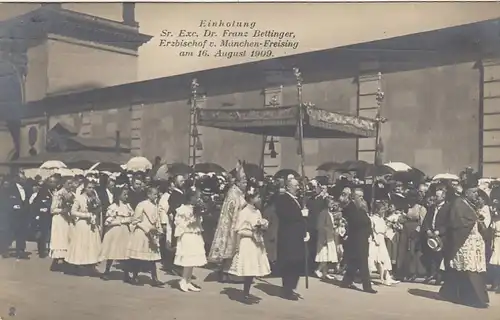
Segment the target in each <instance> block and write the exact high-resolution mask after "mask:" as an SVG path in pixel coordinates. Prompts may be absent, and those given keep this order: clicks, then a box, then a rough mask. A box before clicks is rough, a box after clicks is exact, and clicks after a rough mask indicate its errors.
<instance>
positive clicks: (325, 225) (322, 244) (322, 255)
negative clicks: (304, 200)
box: [315, 210, 339, 263]
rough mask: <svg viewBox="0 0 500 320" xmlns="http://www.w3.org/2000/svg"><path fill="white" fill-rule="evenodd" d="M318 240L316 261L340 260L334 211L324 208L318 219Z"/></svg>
mask: <svg viewBox="0 0 500 320" xmlns="http://www.w3.org/2000/svg"><path fill="white" fill-rule="evenodd" d="M317 230H318V241H317V244H316V248H317V253H316V258H315V261H316V262H331V263H337V262H339V258H338V254H337V244H336V243H335V223H334V218H333V213H331V212H329V211H328V210H323V211H322V212H321V213H320V215H319V219H318V225H317Z"/></svg>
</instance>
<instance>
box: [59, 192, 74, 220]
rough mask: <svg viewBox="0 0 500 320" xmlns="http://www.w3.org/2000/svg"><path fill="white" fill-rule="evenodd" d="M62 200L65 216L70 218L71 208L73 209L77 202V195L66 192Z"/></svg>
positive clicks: (62, 195)
mask: <svg viewBox="0 0 500 320" xmlns="http://www.w3.org/2000/svg"><path fill="white" fill-rule="evenodd" d="M60 200H61V209H62V212H63V214H65V215H67V216H68V217H69V216H70V215H71V207H73V203H74V202H75V195H74V194H73V193H71V192H64V193H62V194H61V195H60Z"/></svg>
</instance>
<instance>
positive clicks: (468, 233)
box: [0, 163, 500, 308]
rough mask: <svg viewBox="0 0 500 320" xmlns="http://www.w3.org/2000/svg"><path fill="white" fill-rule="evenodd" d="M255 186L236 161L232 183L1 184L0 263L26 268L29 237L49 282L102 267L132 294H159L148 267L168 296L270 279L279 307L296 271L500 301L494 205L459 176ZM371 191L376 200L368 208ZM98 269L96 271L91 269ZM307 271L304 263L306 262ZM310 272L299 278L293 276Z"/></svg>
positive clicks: (461, 299) (124, 178)
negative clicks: (199, 280)
mask: <svg viewBox="0 0 500 320" xmlns="http://www.w3.org/2000/svg"><path fill="white" fill-rule="evenodd" d="M263 180H264V181H257V179H256V178H255V177H247V175H246V172H245V170H244V166H243V165H242V164H241V163H239V164H238V166H237V168H236V170H235V171H234V172H233V173H232V174H223V175H216V174H194V175H186V174H182V173H174V174H172V175H171V176H170V179H169V180H167V181H155V180H154V179H152V176H151V175H148V174H147V173H144V172H139V173H126V172H121V173H115V174H111V175H109V176H108V175H103V174H101V175H99V174H89V175H87V176H60V175H58V174H54V175H52V176H50V177H49V178H47V179H46V180H41V179H26V177H25V176H24V175H23V174H22V172H21V173H20V174H16V175H12V176H8V177H3V178H2V181H1V191H0V219H1V221H0V253H1V254H2V257H4V258H7V257H9V248H10V246H11V244H12V243H13V242H15V256H16V258H17V259H29V254H28V253H27V252H26V241H28V240H30V238H32V237H33V238H34V240H35V241H36V242H37V247H38V255H39V256H40V258H46V257H50V258H51V259H52V264H51V267H50V270H51V271H53V272H65V273H68V274H74V275H90V276H98V277H101V278H102V279H103V280H109V275H110V272H111V269H112V268H113V266H114V262H117V263H119V264H120V266H121V267H122V269H123V271H124V272H123V281H125V282H126V283H129V284H131V285H136V284H138V274H139V273H140V272H150V274H151V285H152V286H155V287H162V286H163V285H164V283H162V282H161V281H160V280H159V278H158V273H157V269H158V266H157V262H160V263H161V265H162V269H163V270H165V271H167V272H169V273H172V274H176V275H178V276H179V277H180V281H179V288H180V290H182V291H184V292H198V291H200V290H201V287H200V285H199V284H195V283H194V282H193V279H196V278H195V276H194V275H193V270H194V268H196V267H203V266H205V265H207V263H212V264H214V265H215V266H217V268H218V269H217V273H218V275H219V281H220V282H228V281H232V282H238V283H242V284H243V290H242V294H243V298H244V299H246V300H248V301H251V300H253V299H256V297H255V296H253V295H252V294H250V289H251V285H252V283H253V282H254V279H255V277H264V276H267V275H270V274H275V275H279V276H280V277H281V278H282V297H283V298H285V299H289V300H298V299H299V298H300V295H299V294H298V293H296V289H297V285H298V282H299V279H300V277H301V276H303V275H304V272H306V271H310V274H311V275H314V276H316V277H318V278H321V279H324V280H325V281H335V280H336V279H337V278H338V277H340V276H343V278H342V280H341V281H340V284H339V285H340V286H341V287H344V288H350V289H357V287H356V286H355V285H354V283H355V280H356V279H357V278H359V279H360V280H361V284H362V290H363V291H364V292H367V293H371V294H375V293H377V291H376V290H375V289H374V288H373V284H374V283H373V280H372V274H374V273H376V274H377V275H378V277H379V278H380V283H381V284H383V285H386V286H393V285H397V284H398V283H399V282H401V281H405V282H414V281H422V282H424V283H429V284H430V283H433V284H436V285H441V284H442V287H441V289H440V295H441V296H442V297H443V298H444V299H447V300H449V301H452V302H455V303H461V304H466V305H470V306H474V307H479V308H485V307H487V306H488V303H489V300H488V293H487V284H490V290H496V292H497V293H500V215H499V214H498V212H499V205H498V201H497V200H495V199H490V197H489V196H488V194H487V193H486V192H484V191H482V190H481V189H479V188H478V186H477V179H474V177H473V176H466V177H464V178H463V179H461V180H446V181H437V182H434V181H433V182H431V181H419V182H408V181H406V182H402V181H382V180H381V181H379V182H377V183H376V184H375V188H374V187H373V186H372V185H371V184H367V185H364V184H360V183H359V181H356V180H355V179H341V180H338V181H336V183H335V184H333V185H327V183H325V182H323V181H322V180H321V179H312V180H307V181H305V180H302V179H300V178H299V177H298V176H296V175H293V174H291V175H288V176H285V177H281V178H275V179H272V178H270V177H269V178H266V179H263ZM372 193H373V194H374V197H373V198H374V199H373V201H372V197H371V195H372ZM101 262H104V263H105V271H104V272H103V273H100V272H98V271H97V268H96V267H97V265H98V264H99V263H101ZM306 262H307V263H306ZM305 266H308V269H310V270H305V269H306V267H305Z"/></svg>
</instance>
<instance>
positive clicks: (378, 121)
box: [370, 72, 387, 214]
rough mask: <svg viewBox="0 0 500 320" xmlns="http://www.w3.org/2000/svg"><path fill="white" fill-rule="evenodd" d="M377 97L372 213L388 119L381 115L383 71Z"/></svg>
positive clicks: (379, 80)
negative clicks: (382, 129) (381, 143)
mask: <svg viewBox="0 0 500 320" xmlns="http://www.w3.org/2000/svg"><path fill="white" fill-rule="evenodd" d="M376 99H377V115H376V117H375V156H374V159H373V165H374V172H373V174H372V194H371V199H370V212H371V213H372V214H374V213H375V208H374V207H375V200H376V199H375V186H376V185H377V178H378V173H377V165H378V163H379V162H380V161H379V160H380V149H381V146H380V143H379V139H380V129H381V127H382V124H383V123H385V122H386V121H387V119H386V118H384V117H382V116H381V115H380V109H381V106H382V102H383V101H384V92H383V91H382V73H380V72H379V73H378V89H377V93H376Z"/></svg>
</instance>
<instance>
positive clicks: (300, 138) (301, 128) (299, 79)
mask: <svg viewBox="0 0 500 320" xmlns="http://www.w3.org/2000/svg"><path fill="white" fill-rule="evenodd" d="M293 73H294V75H295V79H296V80H297V99H298V103H299V112H298V117H299V118H298V119H297V120H298V121H297V136H298V151H299V152H300V171H301V172H300V174H301V175H302V209H306V179H305V177H306V173H305V169H304V162H305V159H304V110H303V107H304V105H303V101H302V81H303V79H302V74H301V72H300V70H299V68H293ZM304 228H305V231H306V234H307V232H308V224H307V219H305V220H304ZM304 255H305V257H304V274H305V280H306V289H309V244H308V242H305V241H304Z"/></svg>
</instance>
